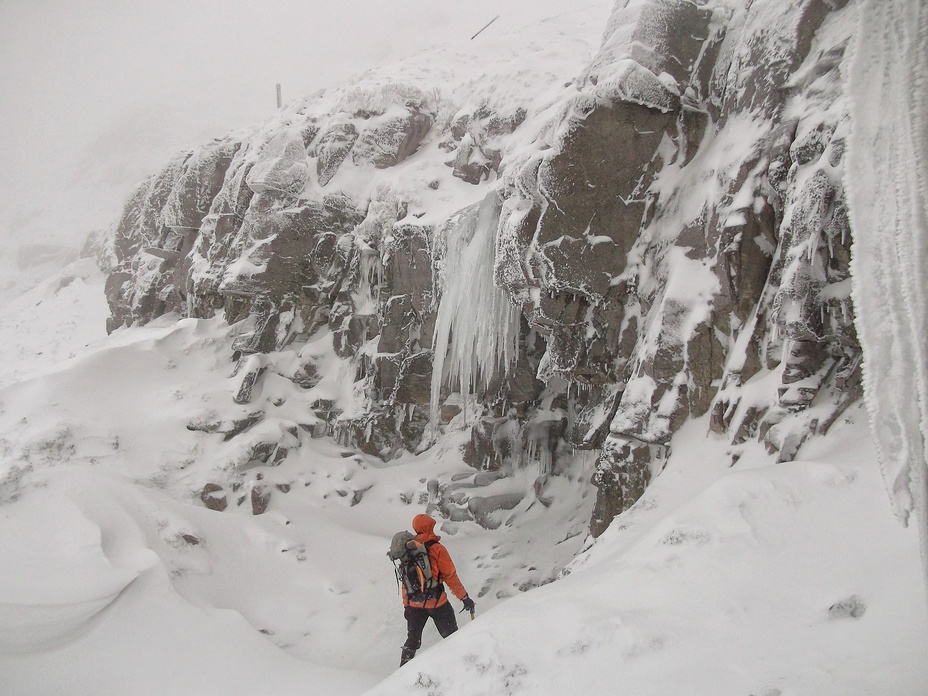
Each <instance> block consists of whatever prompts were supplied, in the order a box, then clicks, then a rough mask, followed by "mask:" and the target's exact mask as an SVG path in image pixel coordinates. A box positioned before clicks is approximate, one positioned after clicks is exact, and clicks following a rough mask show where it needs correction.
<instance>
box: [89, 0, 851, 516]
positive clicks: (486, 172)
mask: <svg viewBox="0 0 928 696" xmlns="http://www.w3.org/2000/svg"><path fill="white" fill-rule="evenodd" d="M851 12H856V4H855V3H854V2H850V3H848V2H847V0H789V1H788V2H786V1H784V0H705V1H703V2H690V1H688V0H619V1H618V2H616V4H615V7H614V8H613V10H612V13H611V16H610V18H609V20H608V23H607V26H606V28H605V32H604V34H603V39H602V43H601V45H600V48H599V50H598V52H597V53H596V54H595V55H594V56H592V59H591V60H590V57H589V56H588V55H587V56H584V57H583V59H582V60H580V59H570V60H567V59H565V58H564V55H565V54H566V52H567V51H566V49H564V50H561V51H560V52H555V51H551V50H548V47H546V46H544V45H540V44H538V45H536V44H534V43H533V42H532V41H531V38H530V37H529V38H528V39H527V40H526V39H524V37H523V40H522V41H521V43H520V46H519V47H514V48H508V49H507V47H506V46H507V45H506V43H505V42H501V44H500V46H499V47H497V49H496V50H495V51H493V52H492V54H489V55H483V56H480V55H477V56H474V55H464V54H463V53H462V54H461V55H454V56H452V57H451V58H452V59H451V60H448V59H447V58H448V57H447V56H445V61H437V60H430V56H429V55H426V56H423V57H422V58H421V59H420V60H419V61H417V62H415V63H411V64H406V65H401V66H394V67H393V68H391V69H390V70H389V71H383V72H377V71H372V72H370V73H367V74H365V75H364V76H362V77H361V78H359V80H358V81H357V82H356V83H354V84H352V85H349V86H346V87H345V88H343V89H341V90H336V91H333V92H324V93H320V94H318V95H315V96H313V97H310V98H307V99H306V100H303V101H301V102H299V103H296V104H293V105H291V106H289V107H287V108H285V109H283V110H281V112H280V113H279V114H278V115H277V116H275V117H274V118H273V119H271V120H270V121H269V122H268V123H266V124H263V125H261V126H259V127H256V128H253V129H250V130H248V131H244V132H242V133H237V134H233V135H230V136H228V137H225V138H222V139H218V140H216V141H214V142H212V143H209V144H206V145H204V146H202V147H200V148H197V149H195V150H193V151H190V152H184V153H181V154H180V155H178V156H177V157H176V158H174V159H173V160H172V161H170V162H169V163H167V164H166V165H165V166H164V168H163V169H162V170H161V171H159V172H157V173H156V174H154V175H153V176H152V177H151V178H149V179H148V180H147V181H145V182H143V183H142V184H141V185H140V186H139V187H138V189H137V190H136V191H135V193H134V194H133V195H132V196H131V198H130V199H129V200H128V201H127V203H126V206H125V210H124V212H123V215H122V217H121V219H120V220H119V221H118V223H117V225H116V226H115V230H114V234H113V237H112V240H111V242H112V243H111V248H110V249H109V252H108V254H106V255H105V258H104V263H105V264H106V270H107V273H108V281H107V285H106V293H107V298H108V301H109V306H110V309H111V317H110V319H109V323H108V328H109V329H110V330H115V329H117V328H119V327H121V326H125V325H140V324H145V323H147V322H149V321H151V320H152V319H154V318H156V317H159V316H162V315H164V314H168V313H177V314H178V315H179V316H182V317H199V318H204V317H212V316H214V315H215V314H216V313H217V312H218V313H221V315H222V316H223V317H224V318H225V320H226V321H227V322H228V323H229V324H232V325H236V327H237V329H238V338H237V339H236V340H235V341H234V343H232V344H231V345H229V346H228V353H229V357H230V360H231V361H232V364H233V365H234V370H235V374H236V379H237V382H236V387H235V388H234V389H233V390H232V391H230V393H229V403H230V408H235V409H237V410H236V411H235V413H236V414H238V415H236V416H235V417H234V418H232V419H231V420H230V419H226V420H222V419H219V418H215V417H214V418H210V417H204V418H203V419H202V420H199V421H196V422H192V423H191V424H190V425H189V426H188V427H190V428H192V429H203V430H206V431H209V432H222V433H223V434H224V437H225V438H226V439H228V440H235V439H238V440H241V442H242V444H243V447H242V452H243V454H242V455H241V456H240V457H239V458H238V459H237V460H236V461H234V462H230V467H229V469H228V470H229V471H230V474H229V478H228V480H217V481H216V482H215V483H214V484H210V485H209V486H207V489H204V490H203V495H202V499H203V501H204V503H205V504H206V505H208V506H210V507H216V508H217V509H220V508H222V507H225V505H227V504H229V497H230V496H231V495H232V493H231V492H232V491H233V490H235V487H236V486H239V485H240V484H241V481H242V479H243V478H245V477H247V476H248V466H249V464H252V463H255V462H258V463H264V464H267V463H273V462H279V461H282V460H283V459H284V458H285V457H286V456H287V455H288V453H289V452H290V451H292V450H293V449H295V448H299V446H300V443H301V442H302V441H305V439H306V438H311V437H319V436H324V435H332V436H335V437H336V438H337V439H338V440H339V441H340V442H341V443H342V444H344V445H345V446H348V447H352V448H357V449H359V450H362V451H364V452H365V453H368V454H372V455H376V456H378V457H381V458H382V459H384V460H389V459H392V458H393V457H394V456H396V455H397V454H398V453H399V452H401V451H404V450H405V451H421V450H423V449H425V448H428V447H430V446H432V445H434V444H435V443H436V442H438V441H439V439H440V438H441V437H442V436H443V433H445V434H446V433H448V432H449V431H454V430H460V429H462V428H465V429H466V430H467V431H468V433H469V435H468V438H467V441H466V444H465V452H464V456H465V460H466V461H467V462H468V463H469V464H470V465H471V466H473V467H474V469H475V472H474V475H473V476H471V477H469V478H466V479H461V480H456V481H453V482H452V481H436V482H434V483H432V482H430V484H429V485H430V491H429V492H430V494H431V495H432V496H433V498H434V502H435V503H436V504H437V505H438V507H439V509H440V510H441V512H442V514H444V515H445V516H447V517H449V518H451V519H476V520H477V521H478V522H481V523H485V524H488V525H492V524H494V522H493V518H492V515H491V514H490V513H492V511H493V510H496V509H500V508H508V507H511V506H513V505H515V504H516V503H517V502H518V501H519V500H520V499H521V498H523V497H524V496H536V497H537V499H538V500H540V501H541V502H542V503H543V504H544V502H545V500H546V495H549V494H550V493H547V494H546V488H548V489H550V482H551V481H550V479H551V477H557V476H558V475H560V474H562V473H564V472H566V471H568V470H570V469H571V467H572V463H573V462H575V461H576V460H577V459H578V458H582V457H584V456H585V455H584V454H583V453H584V452H586V451H588V452H591V453H593V454H594V455H595V457H596V466H595V474H594V478H593V480H594V483H595V485H596V487H597V491H598V494H597V500H596V504H595V508H594V510H593V514H592V518H591V520H590V527H591V531H592V533H593V534H594V535H598V534H600V533H601V532H602V531H603V530H604V529H605V528H606V527H607V526H608V525H609V523H610V522H611V521H612V519H613V518H614V517H615V516H616V515H617V514H619V513H621V512H623V511H625V510H627V509H628V508H629V507H630V506H631V505H632V504H634V502H635V501H636V500H638V498H639V497H640V496H641V495H642V493H643V492H644V490H645V489H646V487H647V486H648V484H649V482H650V481H651V480H652V479H653V477H655V476H656V475H658V474H659V473H660V471H661V469H662V466H663V463H664V461H665V460H666V458H667V456H668V454H669V450H670V447H671V446H672V437H673V435H674V433H675V432H677V431H678V430H679V429H680V428H681V426H682V425H683V424H684V423H686V422H687V421H689V420H691V419H695V418H699V417H702V416H705V415H707V414H708V415H709V418H708V419H707V422H708V424H709V426H708V427H709V428H710V429H711V431H712V433H713V436H714V437H724V438H727V439H728V440H729V441H730V443H731V446H730V450H729V453H730V456H731V459H732V463H734V462H735V461H737V459H738V457H739V456H740V451H741V448H742V447H743V446H744V444H745V443H747V442H748V441H751V440H760V441H762V442H763V443H764V444H765V445H766V447H767V448H768V450H769V451H771V452H776V453H778V459H779V460H780V461H789V460H791V459H792V458H793V457H794V456H795V455H796V453H797V451H798V450H799V448H800V447H801V446H802V444H803V443H804V442H805V441H806V440H807V439H808V438H810V437H814V436H816V435H819V434H822V433H824V432H825V431H827V430H828V428H829V427H830V426H831V425H832V424H833V423H834V422H835V420H836V419H838V418H839V417H840V415H841V413H842V412H843V411H844V410H845V409H846V408H847V407H848V406H849V405H850V404H851V403H853V402H854V401H856V400H857V399H859V398H860V396H861V390H860V386H859V385H860V364H861V350H860V346H859V344H858V340H857V336H856V333H855V328H854V308H853V306H852V303H851V292H850V290H851V288H850V284H851V281H850V273H849V264H850V249H851V243H852V235H851V230H850V226H849V222H848V209H847V205H846V196H845V185H844V181H845V176H844V161H845V142H846V138H847V136H848V130H849V129H848V107H847V105H846V103H845V99H844V96H843V89H844V82H845V78H844V76H843V72H842V70H843V69H844V67H845V66H846V58H845V48H846V47H847V45H848V42H849V38H850V37H849V30H848V27H850V26H853V23H852V22H847V21H841V18H842V17H844V16H846V14H847V13H851ZM563 21H568V20H567V19H564V20H563ZM565 41H568V39H566V38H565ZM526 45H528V48H525V46H526ZM475 51H478V53H479V50H478V49H475ZM436 55H437V54H436ZM433 57H434V56H433ZM475 57H476V58H477V59H479V60H477V64H478V65H479V66H481V67H482V68H485V69H486V70H485V72H483V73H482V74H481V73H480V70H479V69H476V70H475V69H474V68H470V72H468V69H467V66H469V65H472V64H474V62H473V61H474V59H475ZM320 341H323V342H326V345H329V344H330V347H331V350H332V351H334V354H335V356H337V360H336V363H337V365H338V368H337V369H338V370H340V371H341V372H340V374H342V375H343V381H344V383H345V384H344V389H343V391H342V392H340V393H338V394H331V395H320V396H319V398H314V399H313V400H311V401H310V402H309V403H308V408H307V414H306V419H305V420H304V421H303V422H281V423H274V424H273V425H274V426H280V427H265V426H268V425H271V424H270V423H269V421H270V419H271V418H272V416H271V415H270V413H271V411H272V409H271V408H270V407H271V406H272V405H273V403H274V402H275V399H278V398H279V396H277V395H276V394H277V392H278V390H275V389H272V388H265V387H269V382H270V381H275V382H276V381H279V380H281V379H283V380H286V381H288V382H289V383H292V386H293V388H294V389H298V390H303V391H307V392H309V393H313V392H312V390H313V389H314V388H315V387H316V386H318V385H319V383H320V381H321V379H322V376H323V373H324V372H325V371H327V370H328V371H331V370H332V369H335V368H333V364H336V363H330V362H326V361H325V360H323V359H322V358H321V357H320V355H321V353H320V351H319V349H318V344H319V342H320ZM262 422H263V424H264V425H263V426H261V427H258V426H259V424H262ZM268 433H277V434H275V435H269V434H268ZM591 456H592V455H591ZM698 464H699V463H698V462H694V463H693V465H694V466H698ZM531 467H534V468H536V469H537V478H535V481H534V486H533V488H532V490H527V491H521V492H516V493H513V492H512V491H511V490H508V491H507V492H505V493H496V492H494V490H495V489H493V488H492V486H490V484H492V483H493V482H495V481H498V480H501V479H504V478H506V477H507V475H509V474H511V473H512V472H513V471H515V470H519V469H525V468H531ZM251 490H252V500H251V504H252V507H253V510H254V512H256V513H260V512H262V511H263V509H265V508H266V506H267V499H266V498H263V497H262V495H263V494H260V493H259V494H258V495H257V497H256V496H255V493H254V492H255V491H258V490H260V489H259V488H254V487H252V488H251ZM271 494H272V492H267V495H271ZM273 494H278V493H277V492H274V493H273ZM240 504H241V500H240Z"/></svg>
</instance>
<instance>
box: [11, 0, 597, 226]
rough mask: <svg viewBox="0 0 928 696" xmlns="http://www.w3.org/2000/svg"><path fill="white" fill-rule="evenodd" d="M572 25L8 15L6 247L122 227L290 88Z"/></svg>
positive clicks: (415, 0) (373, 1) (59, 1)
mask: <svg viewBox="0 0 928 696" xmlns="http://www.w3.org/2000/svg"><path fill="white" fill-rule="evenodd" d="M580 4H582V5H591V4H601V0H600V2H599V3H595V2H593V1H592V0H580ZM573 6H575V5H571V7H573ZM565 11H570V10H565V5H564V3H563V2H561V1H560V0H508V1H506V2H500V1H499V0H468V1H467V2H435V1H434V0H433V1H429V0H389V1H387V0H337V1H334V2H333V1H332V0H325V1H321V0H263V1H262V2H260V3H258V2H246V1H244V0H79V1H78V2H68V1H66V0H0V95H2V97H0V152H2V153H3V154H2V156H3V166H2V167H0V235H2V236H3V237H7V235H8V234H9V233H10V232H12V233H14V234H16V235H18V236H19V238H20V240H22V239H25V238H29V239H35V240H37V241H42V240H44V239H58V240H64V239H67V240H75V239H82V238H83V237H84V236H85V235H86V233H87V232H88V231H90V230H91V229H93V228H94V227H100V226H105V225H108V224H110V223H111V222H112V220H113V218H114V217H115V215H117V214H118V212H119V209H120V207H121V202H122V200H123V199H124V198H125V196H126V195H127V194H128V192H129V191H130V190H131V188H132V186H133V185H134V184H136V183H137V182H138V181H140V180H141V179H142V178H143V177H144V176H145V175H147V174H149V173H151V172H152V171H153V170H155V169H156V168H158V167H159V166H160V165H161V164H163V163H164V162H165V161H166V160H167V159H168V158H169V157H170V156H171V155H173V154H174V153H175V152H177V151H179V150H181V149H183V148H185V147H191V146H195V145H198V144H201V143H203V142H205V141H207V140H209V139H210V138H212V137H216V136H220V135H223V134H225V133H226V132H228V131H229V130H232V129H234V128H239V127H242V126H247V125H250V124H252V123H255V122H258V121H260V120H262V119H263V118H265V117H267V116H268V115H270V113H271V112H272V111H273V110H274V108H275V100H276V94H275V84H276V83H278V82H280V83H282V85H283V92H284V101H287V100H290V99H295V98H298V97H301V96H305V95H307V94H310V93H312V92H314V91H316V90H317V89H319V88H320V87H325V86H331V85H334V84H338V83H339V82H341V81H343V80H344V79H346V78H347V77H350V76H351V75H353V74H356V73H358V72H362V71H363V70H365V69H367V68H369V67H371V66H373V65H376V64H380V63H383V62H387V61H392V60H396V59H398V58H402V57H404V56H406V55H408V54H410V53H414V52H417V51H419V50H421V49H423V48H427V47H429V46H432V45H435V44H440V43H449V42H455V41H459V40H464V41H466V40H469V38H470V36H471V35H472V34H473V33H474V32H476V31H477V30H478V29H480V27H481V26H483V24H485V23H486V22H487V21H489V20H491V19H492V18H493V17H494V16H496V15H497V14H498V15H500V19H499V20H498V21H497V22H495V23H494V24H493V26H492V27H491V28H489V29H488V30H487V32H488V33H491V32H496V33H497V34H499V33H501V32H506V31H511V30H513V29H517V28H519V27H522V26H525V25H527V24H531V23H534V22H535V21H537V20H539V19H541V18H544V17H548V16H551V15H555V14H559V13H562V12H565ZM477 40H478V41H479V40H480V37H478V39H477Z"/></svg>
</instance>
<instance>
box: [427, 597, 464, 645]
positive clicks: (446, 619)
mask: <svg viewBox="0 0 928 696" xmlns="http://www.w3.org/2000/svg"><path fill="white" fill-rule="evenodd" d="M429 614H431V615H432V621H434V622H435V628H437V629H438V632H439V633H440V634H441V637H442V638H447V637H448V636H450V635H451V634H452V633H454V632H455V631H456V630H458V622H457V619H456V618H455V616H454V607H452V606H451V602H445V603H444V604H442V605H441V606H440V607H438V608H437V609H429Z"/></svg>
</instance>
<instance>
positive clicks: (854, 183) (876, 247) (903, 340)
mask: <svg viewBox="0 0 928 696" xmlns="http://www.w3.org/2000/svg"><path fill="white" fill-rule="evenodd" d="M849 93H850V95H851V109H852V117H853V122H854V129H853V133H852V136H851V139H850V152H849V155H850V167H849V169H850V171H849V176H848V178H847V179H848V186H849V189H850V203H851V218H852V224H853V228H854V249H853V250H854V260H853V277H854V305H855V309H856V312H857V327H858V332H859V334H860V341H861V345H862V346H863V349H864V375H865V380H864V390H865V395H866V400H867V407H868V409H869V411H870V417H871V423H872V428H873V432H874V437H875V439H876V442H877V448H878V452H879V455H880V464H881V466H882V470H883V476H884V478H885V480H886V485H887V488H888V489H889V494H890V497H891V499H892V502H893V507H894V509H895V510H896V514H898V515H899V516H900V517H901V518H902V519H903V520H904V521H906V523H908V522H909V521H910V518H912V517H913V516H914V518H915V520H916V521H917V524H918V526H919V529H920V533H921V536H922V540H923V541H922V557H923V561H924V562H925V564H926V573H928V530H926V525H928V463H926V462H928V460H926V456H928V451H926V440H928V362H926V355H925V353H926V341H925V338H926V335H928V275H926V273H928V202H926V197H925V191H926V190H928V6H926V5H925V3H923V2H906V1H905V0H868V1H866V2H864V3H863V4H862V6H861V9H860V20H859V29H858V32H857V43H856V47H855V56H854V62H853V68H852V71H851V75H850V89H849Z"/></svg>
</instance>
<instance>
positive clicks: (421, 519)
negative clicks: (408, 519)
mask: <svg viewBox="0 0 928 696" xmlns="http://www.w3.org/2000/svg"><path fill="white" fill-rule="evenodd" d="M412 529H413V531H414V532H415V533H416V534H425V535H428V536H435V518H434V517H432V516H430V515H416V516H415V517H413V518H412Z"/></svg>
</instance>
